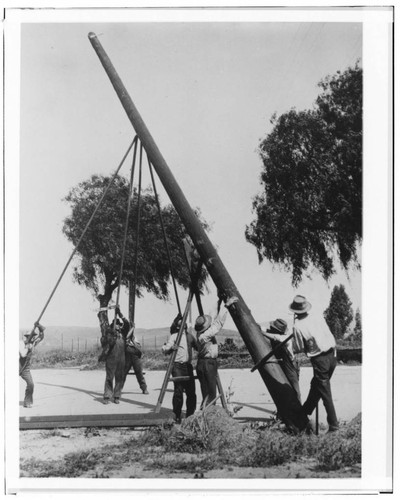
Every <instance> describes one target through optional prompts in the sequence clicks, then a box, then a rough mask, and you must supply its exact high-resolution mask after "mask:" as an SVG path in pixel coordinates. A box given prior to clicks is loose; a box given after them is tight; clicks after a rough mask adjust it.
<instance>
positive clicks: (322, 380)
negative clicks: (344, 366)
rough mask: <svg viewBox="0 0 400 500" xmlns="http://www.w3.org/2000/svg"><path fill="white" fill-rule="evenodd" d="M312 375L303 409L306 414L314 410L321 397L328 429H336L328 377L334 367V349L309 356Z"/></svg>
mask: <svg viewBox="0 0 400 500" xmlns="http://www.w3.org/2000/svg"><path fill="white" fill-rule="evenodd" d="M310 361H311V364H312V367H313V371H314V375H313V378H312V380H311V385H310V392H309V393H308V396H307V399H306V401H305V403H304V405H303V409H304V411H305V412H306V414H307V415H311V413H312V412H313V411H314V410H315V408H316V406H317V404H318V401H319V400H320V399H322V402H323V404H324V407H325V410H326V414H327V421H328V424H329V429H330V430H334V429H337V428H338V426H339V424H338V420H337V417H336V411H335V406H334V404H333V399H332V391H331V383H330V379H331V377H332V375H333V372H334V371H335V368H336V364H337V363H336V356H335V353H334V349H330V350H329V351H327V352H325V353H322V354H319V355H318V356H313V357H312V358H310Z"/></svg>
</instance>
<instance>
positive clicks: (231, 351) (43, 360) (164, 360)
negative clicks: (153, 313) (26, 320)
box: [32, 339, 359, 371]
mask: <svg viewBox="0 0 400 500" xmlns="http://www.w3.org/2000/svg"><path fill="white" fill-rule="evenodd" d="M227 341H231V339H226V341H225V343H224V344H220V345H219V352H220V356H219V359H218V365H219V368H221V369H224V368H251V367H252V366H253V365H254V363H253V360H252V358H251V356H250V354H248V352H247V350H246V348H245V346H244V345H243V346H242V345H236V344H235V343H234V342H227ZM342 343H343V342H342ZM342 347H349V348H350V349H351V347H354V346H349V345H347V344H346V346H345V345H343V346H342ZM100 352H101V349H100V348H94V349H93V348H92V349H90V350H87V351H85V352H77V351H75V352H71V351H66V350H62V349H54V350H51V351H46V352H43V351H40V348H39V349H37V351H36V352H35V355H34V357H33V363H32V366H33V368H66V367H81V368H82V369H86V370H96V369H102V368H104V362H100V363H99V362H98V360H97V358H98V357H99V355H100ZM351 356H352V354H350V357H347V358H348V359H347V358H344V359H345V360H346V361H345V362H346V364H348V365H353V364H359V361H357V360H356V359H352V358H351ZM353 356H355V355H353ZM168 360H169V357H168V356H165V355H164V354H163V353H162V352H161V351H160V350H151V349H149V350H145V351H144V354H143V357H142V363H143V368H144V369H145V370H148V371H151V370H166V368H167V365H168ZM299 361H300V365H301V366H310V361H309V359H308V358H307V356H306V355H305V354H300V355H299ZM194 364H195V361H194Z"/></svg>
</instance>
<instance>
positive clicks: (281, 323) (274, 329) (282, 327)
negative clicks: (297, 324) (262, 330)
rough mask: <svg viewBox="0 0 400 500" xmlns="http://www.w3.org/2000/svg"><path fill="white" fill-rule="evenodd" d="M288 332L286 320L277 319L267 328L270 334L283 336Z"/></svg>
mask: <svg viewBox="0 0 400 500" xmlns="http://www.w3.org/2000/svg"><path fill="white" fill-rule="evenodd" d="M286 330H287V323H286V321H285V320H284V319H280V318H278V319H276V320H274V321H270V322H269V326H268V328H267V332H268V333H280V334H281V335H283V334H284V333H285V332H286Z"/></svg>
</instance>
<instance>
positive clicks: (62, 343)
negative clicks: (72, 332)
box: [61, 332, 64, 351]
mask: <svg viewBox="0 0 400 500" xmlns="http://www.w3.org/2000/svg"><path fill="white" fill-rule="evenodd" d="M61 350H62V351H63V350H64V332H61Z"/></svg>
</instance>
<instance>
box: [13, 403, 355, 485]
mask: <svg viewBox="0 0 400 500" xmlns="http://www.w3.org/2000/svg"><path fill="white" fill-rule="evenodd" d="M49 432H51V431H49ZM303 460H308V464H309V467H312V470H314V471H315V473H316V474H317V473H318V471H340V470H341V469H343V468H346V467H353V466H354V467H358V466H359V464H360V463H361V414H359V415H358V416H357V417H356V418H354V419H353V420H352V421H351V422H349V423H348V424H343V425H342V426H341V428H340V430H339V431H338V432H336V433H326V434H322V435H319V436H316V435H306V434H304V433H303V434H299V435H293V434H289V433H287V432H285V431H282V430H280V429H279V428H278V427H277V425H276V424H270V425H267V426H264V428H260V427H259V426H256V425H254V424H241V423H239V422H237V421H235V420H233V419H232V418H231V417H230V416H229V415H228V414H227V412H225V410H223V409H222V408H221V407H219V406H212V407H210V408H208V409H206V410H205V411H201V412H196V414H195V415H192V416H191V417H189V418H187V419H185V420H184V421H183V423H182V425H180V426H176V425H173V423H172V422H165V423H164V425H162V426H158V427H151V428H149V429H148V430H146V431H145V432H143V433H141V434H140V435H138V434H137V433H135V435H132V434H130V433H126V434H125V435H122V436H119V438H118V445H114V446H112V445H106V446H102V447H98V448H96V449H92V450H86V451H80V452H73V453H68V454H67V455H65V456H64V457H63V458H62V459H59V460H51V461H45V460H40V459H36V458H35V459H29V460H23V459H22V460H21V475H22V476H25V477H83V476H84V477H108V475H109V476H110V477H112V472H113V470H119V469H120V468H121V467H127V466H129V465H132V466H134V465H135V463H136V464H137V463H140V464H142V465H145V467H146V468H147V469H149V470H164V471H167V472H175V473H180V472H190V473H192V472H196V473H202V472H205V471H209V470H212V469H220V468H223V467H251V468H259V467H261V468H268V467H274V466H279V465H283V464H288V465H290V463H293V462H298V461H303ZM357 471H358V472H357V473H355V475H359V468H357Z"/></svg>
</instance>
